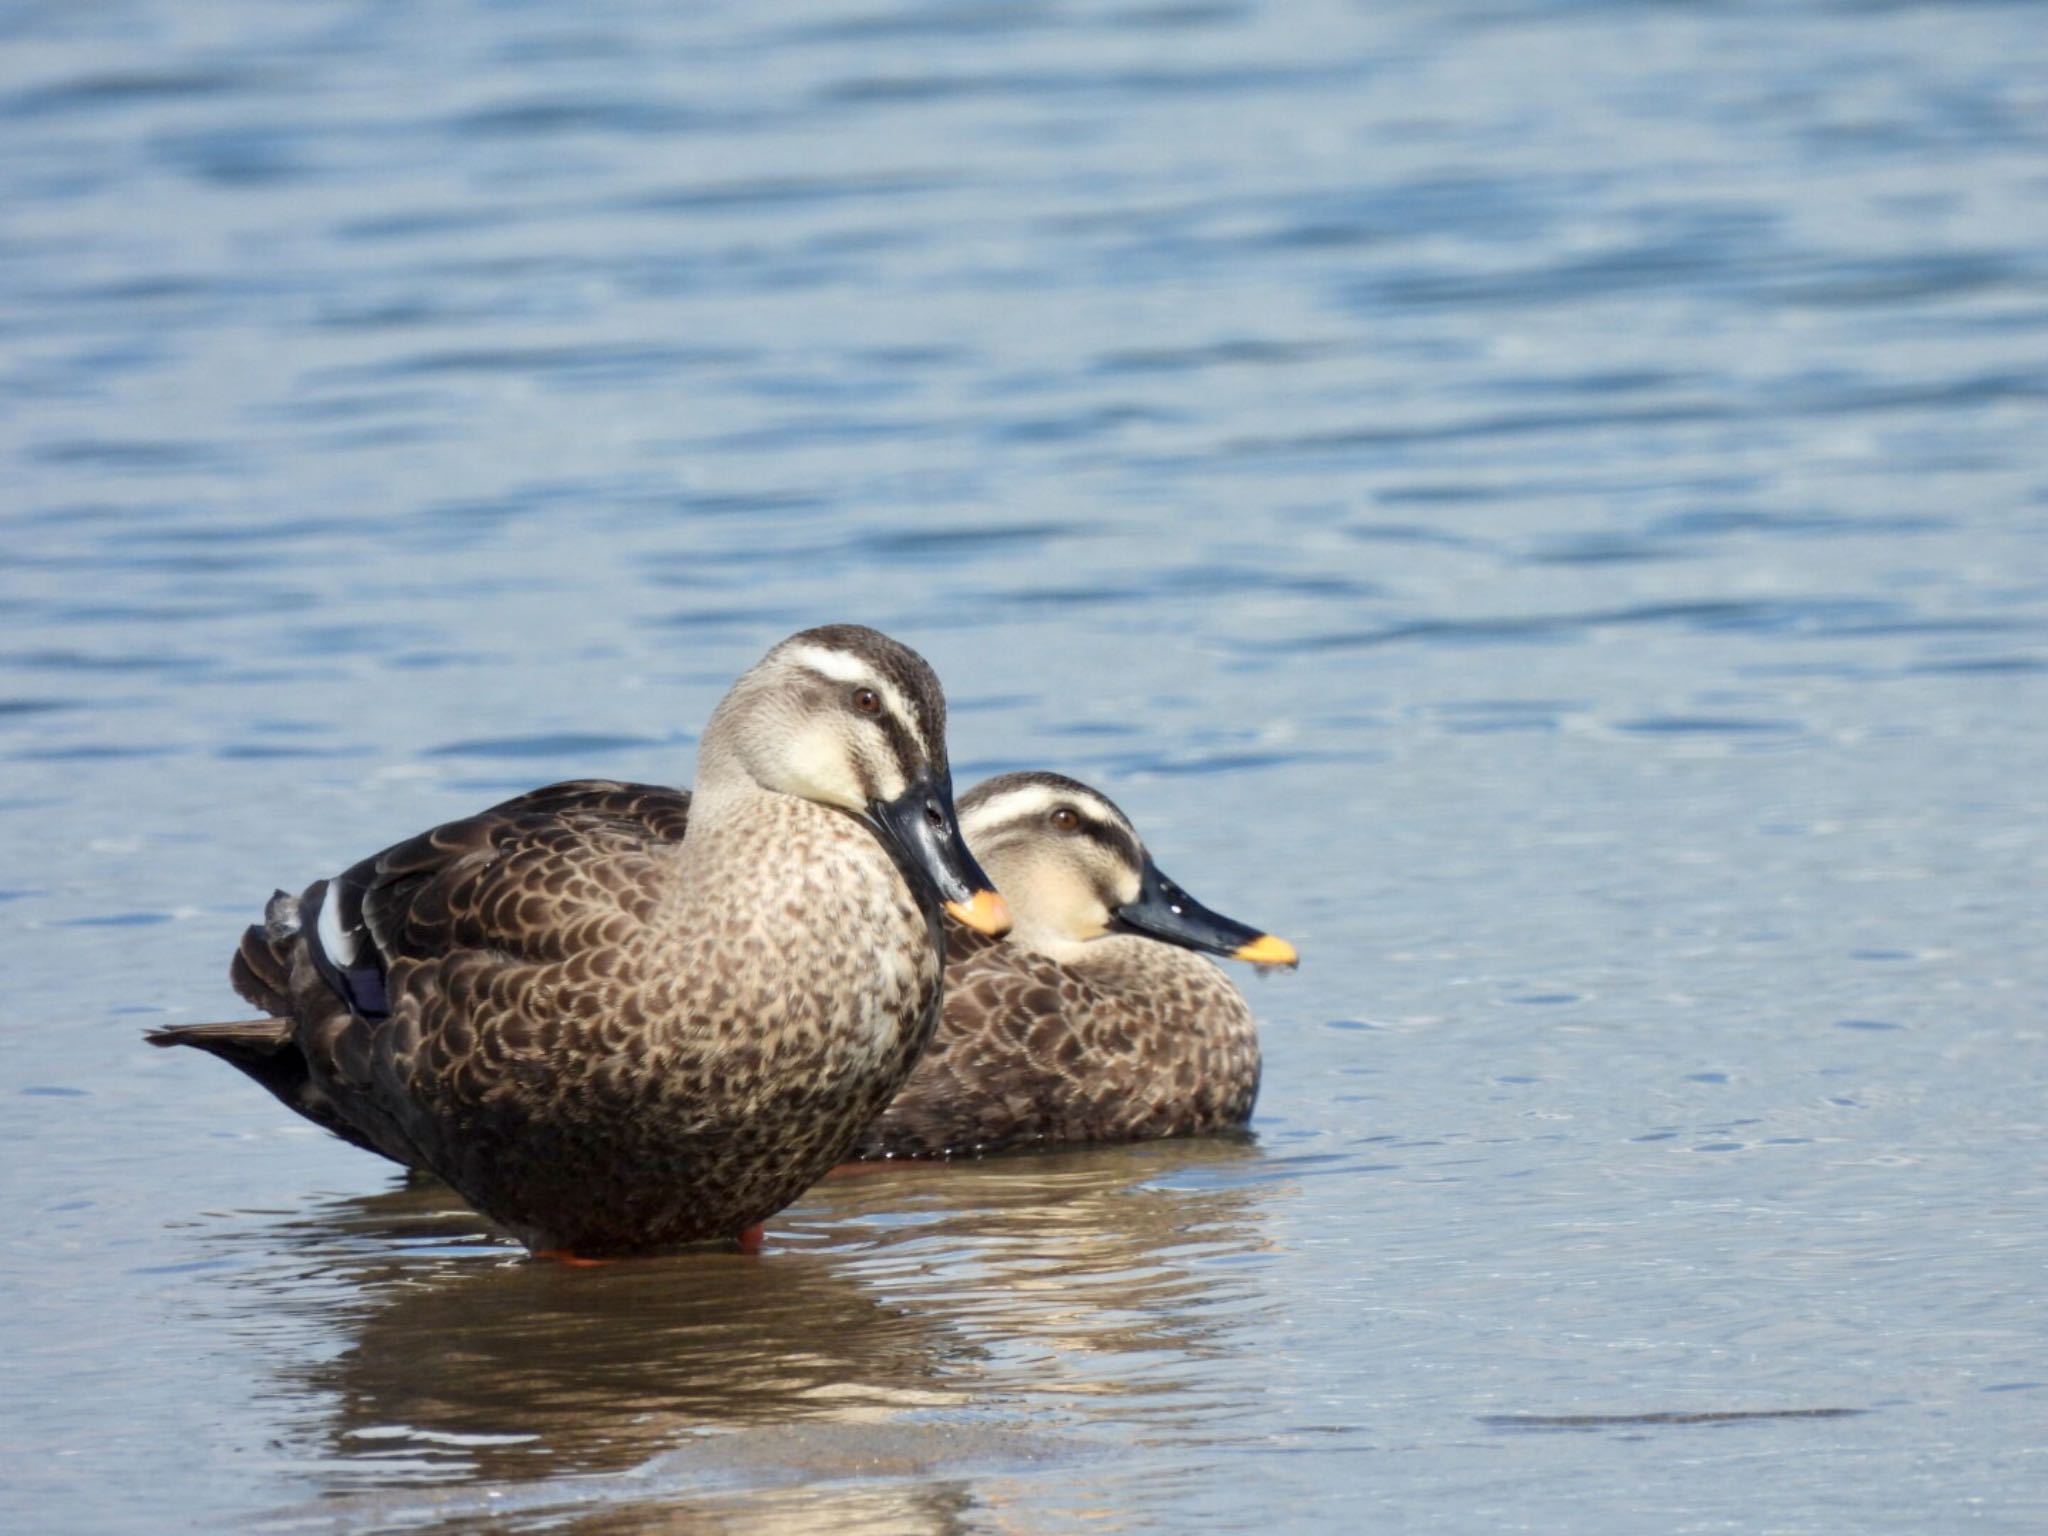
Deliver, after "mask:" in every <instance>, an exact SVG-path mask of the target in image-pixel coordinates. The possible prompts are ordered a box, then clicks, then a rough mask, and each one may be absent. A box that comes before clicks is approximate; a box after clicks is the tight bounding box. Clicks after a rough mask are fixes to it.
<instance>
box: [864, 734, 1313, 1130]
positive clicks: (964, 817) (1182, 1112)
mask: <svg viewBox="0 0 2048 1536" xmlns="http://www.w3.org/2000/svg"><path fill="white" fill-rule="evenodd" d="M960 825H961V829H962V831H964V832H965V833H966V835H967V844H968V847H969V849H970V850H972V852H973V853H974V856H975V858H976V859H977V860H979V861H980V863H981V864H982V866H983V867H984V868H985V869H987V870H988V872H989V873H990V875H991V876H993V878H994V879H995V881H996V884H997V886H998V887H999V888H1000V889H1001V890H1002V892H1003V895H1004V898H1005V900H1006V901H1007V902H1008V903H1009V908H1010V912H1011V915H1012V917H1013V919H1014V922H1015V926H1014V927H1013V929H1012V930H1011V933H1010V935H1009V937H1008V938H1006V939H1004V938H995V937H991V936H988V935H985V934H957V933H956V934H954V935H952V936H951V937H950V939H949V943H950V956H949V960H948V964H947V969H946V1005H945V1013H944V1015H943V1017H942V1019H941V1021H940V1024H939V1030H938V1034H937V1035H936V1036H935V1037H934V1039H933V1041H932V1045H931V1048H930V1050H928V1051H927V1052H926V1053H925V1055H924V1057H923V1059H922V1060H920V1061H919V1062H918V1064H917V1067H916V1069H915V1070H914V1071H913V1072H912V1073H911V1076H910V1081H909V1082H908V1083H906V1084H905V1085H904V1087H903V1090H902V1092H900V1093H898V1094H897V1095H896V1097H895V1099H894V1100H893V1101H892V1102H891V1103H890V1105H889V1107H888V1109H887V1110H886V1111H884V1112H883V1114H882V1115H881V1117H880V1118H879V1119H877V1120H876V1121H875V1122H874V1124H872V1125H871V1126H869V1127H868V1129H867V1131H866V1132H865V1133H864V1134H863V1135H862V1136H861V1137H860V1139H859V1142H858V1144H857V1148H856V1153H855V1155H856V1156H857V1157H858V1158H860V1159H862V1160H871V1159H880V1158H894V1157H923V1158H937V1157H961V1156H972V1155H975V1154H978V1153H985V1152H997V1151H1002V1150H1005V1149H1008V1148H1013V1147H1051V1146H1061V1145H1073V1144H1079V1143H1086V1142H1117V1141H1142V1140H1148V1139H1150V1138H1153V1137H1163V1136H1197V1135H1205V1134H1209V1133H1212V1132H1216V1131H1224V1130H1231V1129H1235V1128H1237V1127H1240V1126H1242V1125H1244V1124H1245V1123H1246V1122H1247V1121H1249V1120H1250V1119H1251V1113H1252V1103H1253V1101H1254V1100H1255V1099H1256V1098H1257V1096H1258V1091H1259V1038H1258V1030H1257V1027H1256V1025H1255V1024H1254V1023H1253V1020H1252V1013H1251V1009H1250V1008H1249V1007H1248V1006H1247V1005H1246V1003H1245V1000H1244V997H1243V995H1242V994H1241V993H1239V991H1238V990H1237V988H1236V987H1234V986H1232V985H1231V982H1230V979H1229V978H1228V977H1227V976H1225V975H1224V974H1223V972H1222V970H1221V969H1219V968H1218V967H1217V966H1216V965H1214V964H1213V963H1211V962H1210V961H1209V960H1207V959H1204V958H1203V953H1204V952H1205V953H1207V954H1215V955H1227V956H1229V957H1231V958H1233V959H1238V960H1245V961H1249V962H1251V963H1252V964H1254V965H1258V966H1293V965H1294V964H1295V963H1296V958H1297V957H1296V955H1295V951H1294V946H1293V945H1291V944H1289V943H1287V942H1286V940H1284V939H1277V938H1275V937H1273V936H1272V935H1271V934H1268V933H1262V932H1260V931H1259V930H1258V929H1256V928H1248V927H1246V926H1245V925H1244V924H1243V923H1239V922H1235V921H1233V920H1232V919H1230V918H1227V917H1223V916H1221V915H1220V914H1218V913H1215V912H1212V911H1210V910H1209V909H1208V908H1207V907H1204V906H1203V905H1201V903H1199V902H1197V901H1195V900H1194V899H1193V898H1192V897H1190V896H1189V895H1188V894H1187V893H1186V892H1185V891H1183V890H1182V889H1181V888H1180V887H1179V886H1177V885H1175V884H1174V883H1173V881H1171V880H1169V879H1167V877H1166V876H1165V875H1163V874H1161V873H1160V870H1159V866H1158V865H1157V864H1155V863H1154V862H1153V860H1152V856H1151V854H1149V853H1148V852H1146V850H1145V844H1144V842H1143V840H1142V839H1141V838H1140V837H1139V836H1138V831H1137V828H1135V827H1134V826H1132V825H1131V821H1130V818H1129V817H1127V816H1126V815H1124V813H1123V812H1122V811H1120V810H1119V809H1117V807H1116V805H1115V804H1114V803H1113V802H1111V800H1110V799H1109V797H1108V796H1106V795H1104V794H1102V793H1100V792H1099V791H1097V790H1093V789H1090V788H1089V787H1088V786H1087V785H1085V784H1082V783H1079V782H1077V781H1076V780H1073V779H1069V778H1065V777H1062V776H1061V775H1059V774H1056V773H1009V774H1004V775H1002V776H1001V777H998V778H994V779H990V780H988V781H987V782H986V783H983V784H979V785H976V786H975V787H974V788H973V789H972V790H970V791H969V792H968V793H967V794H966V795H964V796H963V797H962V798H961V800H960Z"/></svg>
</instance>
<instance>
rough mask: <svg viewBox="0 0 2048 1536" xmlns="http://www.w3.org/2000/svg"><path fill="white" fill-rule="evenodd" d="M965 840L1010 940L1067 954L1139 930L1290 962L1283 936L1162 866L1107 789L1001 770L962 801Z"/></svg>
mask: <svg viewBox="0 0 2048 1536" xmlns="http://www.w3.org/2000/svg"><path fill="white" fill-rule="evenodd" d="M960 821H961V825H962V827H963V829H964V830H965V831H966V834H967V841H968V844H969V846H970V847H972V848H973V850H974V852H975V855H976V857H978V858H979V859H980V860H981V861H982V862H983V863H984V864H985V865H986V866H987V867H988V869H989V870H990V871H991V873H993V874H994V876H995V878H996V880H997V882H998V883H999V884H1000V885H1001V886H1002V888H1003V890H1004V892H1005V893H1006V894H1007V896H1008V898H1009V902H1010V911H1011V913H1012V915H1013V917H1014V918H1015V921H1016V928H1015V932H1014V934H1013V935H1012V937H1013V939H1014V941H1015V942H1017V943H1020V944H1024V945H1026V946H1027V947H1029V948H1032V949H1036V950H1039V951H1041V952H1043V953H1045V954H1049V955H1052V956H1053V957H1054V958H1055V959H1060V958H1073V957H1074V956H1075V955H1076V954H1078V952H1079V950H1080V947H1081V946H1083V945H1085V944H1087V943H1088V942H1089V941H1090V940H1092V939H1098V938H1101V937H1102V936H1103V935H1104V934H1110V933H1130V934H1139V935H1142V936H1143V937H1145V938H1148V939H1156V940H1159V941H1161V942H1163V943H1167V944H1178V945H1180V946H1181V947H1183V948H1185V949H1195V950H1203V951H1206V952H1208V953H1210V954H1214V955H1227V956H1229V957H1230V958H1232V959H1234V960H1248V961H1250V962H1251V963H1252V964H1254V965H1285V966H1291V965H1293V964H1295V963H1296V960H1297V959H1298V957H1297V955H1296V954H1295V950H1294V946H1293V945H1292V944H1289V943H1288V942H1287V941H1286V940H1285V939H1276V938H1274V937H1273V935H1271V934H1269V933H1262V932H1260V931H1259V930H1258V929H1256V928H1250V927H1247V926H1246V925H1245V924H1243V923H1240V922H1237V921H1235V920H1234V919H1231V918H1228V917H1225V916H1223V914H1222V913H1220V912H1212V911H1210V910H1209V909H1208V908H1207V907H1205V906H1203V905H1202V904H1201V903H1200V902H1198V901H1196V900H1195V899H1194V898H1193V897H1191V896H1189V895H1188V894H1187V892H1185V891H1183V890H1182V889H1181V888H1180V887H1179V886H1178V885H1176V884H1174V883H1173V881H1171V880H1169V879H1168V878H1167V877H1166V876H1165V875H1164V874H1163V873H1161V872H1160V869H1159V866H1158V865H1157V864H1155V863H1153V862H1152V856H1151V855H1150V854H1149V853H1147V852H1146V851H1145V845H1144V842H1143V841H1142V840H1141V839H1140V838H1139V836H1138V832H1137V829H1136V828H1135V827H1133V826H1132V825H1131V822H1130V818H1129V817H1127V816H1125V815H1124V813H1123V812H1122V811H1120V810H1118V809H1117V807H1116V806H1115V805H1114V804H1113V803H1112V802H1111V801H1110V799H1109V797H1108V796H1107V795H1104V794H1101V793H1099V792H1098V791H1096V790H1093V789H1090V788H1089V787H1088V786H1087V785H1085V784H1082V783H1079V782H1077V781H1076V780H1073V779H1069V778H1065V777H1063V776H1061V775H1060V774H1056V773H1006V774H1002V775H1001V776H999V777H997V778H993V779H990V780H988V781H987V782H985V783H982V784H977V785H976V786H975V787H974V788H973V789H971V790H969V791H968V792H967V794H966V795H965V796H964V797H962V799H961V801H960Z"/></svg>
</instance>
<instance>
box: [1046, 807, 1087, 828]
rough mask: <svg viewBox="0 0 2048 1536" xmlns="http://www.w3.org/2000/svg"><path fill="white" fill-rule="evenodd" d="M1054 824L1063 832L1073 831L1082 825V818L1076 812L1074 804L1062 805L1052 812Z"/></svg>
mask: <svg viewBox="0 0 2048 1536" xmlns="http://www.w3.org/2000/svg"><path fill="white" fill-rule="evenodd" d="M1052 824H1053V825H1054V826H1055V827H1058V828H1059V829H1060V830H1061V831H1062V832H1072V831H1074V830H1075V829H1076V828H1078V827H1079V826H1080V825H1081V818H1080V817H1079V816H1077V815H1075V814H1074V810H1073V807H1072V806H1066V805H1063V806H1061V807H1060V808H1059V809H1058V810H1056V811H1054V812H1053V813H1052Z"/></svg>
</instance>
